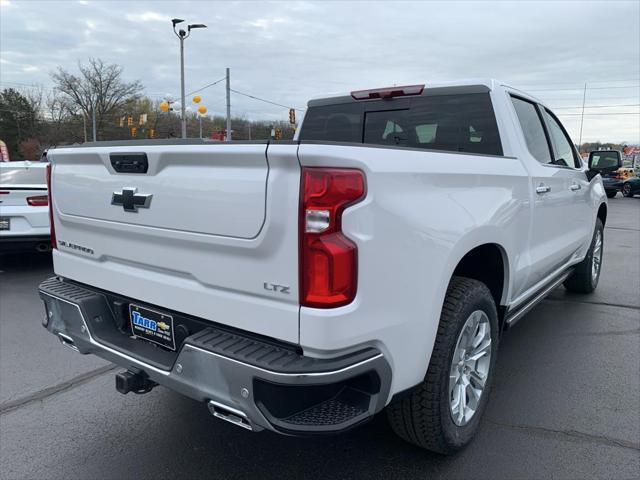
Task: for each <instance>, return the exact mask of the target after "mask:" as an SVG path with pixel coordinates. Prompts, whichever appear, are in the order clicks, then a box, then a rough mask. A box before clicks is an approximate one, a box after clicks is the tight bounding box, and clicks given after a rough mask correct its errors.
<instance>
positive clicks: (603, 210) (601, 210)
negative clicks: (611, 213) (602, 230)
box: [598, 202, 607, 227]
mask: <svg viewBox="0 0 640 480" xmlns="http://www.w3.org/2000/svg"><path fill="white" fill-rule="evenodd" d="M598 218H599V219H600V221H601V222H602V226H603V227H604V226H605V224H606V223H607V204H606V203H605V202H602V203H601V204H600V206H599V207H598Z"/></svg>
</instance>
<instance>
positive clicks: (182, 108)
mask: <svg viewBox="0 0 640 480" xmlns="http://www.w3.org/2000/svg"><path fill="white" fill-rule="evenodd" d="M179 38H180V102H181V103H180V118H181V122H182V138H187V117H186V115H185V113H186V110H185V108H186V107H185V105H186V102H185V98H184V39H185V37H184V30H180V34H179Z"/></svg>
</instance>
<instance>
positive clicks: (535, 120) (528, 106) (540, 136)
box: [511, 97, 552, 163]
mask: <svg viewBox="0 0 640 480" xmlns="http://www.w3.org/2000/svg"><path fill="white" fill-rule="evenodd" d="M511 101H512V102H513V106H514V108H515V110H516V114H517V115H518V120H519V121H520V126H521V127H522V133H523V134H524V138H525V141H526V142H527V148H528V149H529V152H530V153H531V155H533V157H534V158H535V159H536V160H538V161H539V162H540V163H552V159H551V153H550V152H549V143H548V142H547V136H546V135H545V133H544V127H543V126H542V120H541V118H540V115H538V110H537V108H536V106H535V105H534V104H533V103H531V102H527V101H526V100H522V99H521V98H518V97H511Z"/></svg>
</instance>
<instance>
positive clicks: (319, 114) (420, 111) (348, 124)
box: [300, 93, 502, 155]
mask: <svg viewBox="0 0 640 480" xmlns="http://www.w3.org/2000/svg"><path fill="white" fill-rule="evenodd" d="M387 104H389V106H392V104H393V101H392V102H388V101H384V100H383V101H375V102H361V103H358V102H354V103H346V104H338V105H326V106H317V107H311V108H310V109H309V111H308V112H307V115H306V116H305V119H304V123H303V125H302V130H301V132H300V139H301V140H316V141H332V142H351V143H365V144H374V145H388V146H398V147H412V148H423V149H429V150H445V151H452V152H469V153H480V154H489V155H502V145H501V143H500V136H499V134H498V127H497V125H496V119H495V115H494V113H493V107H492V105H491V99H490V97H489V94H486V93H479V94H476V93H473V94H459V95H439V96H421V97H413V98H411V101H410V103H407V102H405V103H402V106H403V107H404V108H398V109H392V108H389V109H386V110H381V109H380V107H383V106H386V105H387Z"/></svg>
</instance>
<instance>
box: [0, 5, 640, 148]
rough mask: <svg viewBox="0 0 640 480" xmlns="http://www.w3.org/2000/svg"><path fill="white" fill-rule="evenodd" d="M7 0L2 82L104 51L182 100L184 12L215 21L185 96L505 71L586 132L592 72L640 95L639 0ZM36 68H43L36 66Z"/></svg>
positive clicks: (265, 112) (286, 97)
mask: <svg viewBox="0 0 640 480" xmlns="http://www.w3.org/2000/svg"><path fill="white" fill-rule="evenodd" d="M0 2H2V19H1V20H2V28H1V29H0V58H2V61H3V63H2V68H1V69H0V75H1V76H0V82H2V81H6V82H17V83H29V84H32V83H40V84H42V85H44V86H45V87H51V85H52V82H51V79H50V77H49V72H51V71H53V70H55V69H56V68H57V67H58V66H62V67H63V68H65V69H67V70H70V71H76V68H77V62H78V61H79V60H80V61H86V60H87V59H88V58H89V57H99V58H101V59H103V60H104V61H106V62H108V63H116V64H119V65H122V66H123V68H124V76H125V78H126V79H127V80H140V81H141V82H142V83H143V85H144V86H145V88H146V90H147V92H151V93H158V92H160V93H163V92H169V93H172V94H173V95H174V96H178V93H179V92H180V75H179V72H180V70H179V66H180V57H179V42H178V40H177V39H176V37H175V35H174V34H173V31H172V28H171V18H174V17H180V18H184V19H185V20H186V23H204V24H206V25H207V26H208V28H207V29H203V30H196V31H194V32H192V34H191V36H190V37H189V38H188V40H187V41H186V42H185V74H186V75H185V78H186V88H187V91H192V90H196V89H198V88H201V87H203V86H205V85H207V84H209V83H212V82H214V81H216V80H218V79H220V78H222V77H223V76H224V71H225V67H229V68H230V69H231V85H232V88H234V89H236V90H238V91H241V92H246V93H249V94H252V95H255V96H258V97H261V98H265V99H268V100H271V101H274V102H277V103H282V104H284V105H294V106H304V105H305V104H306V102H307V100H308V99H309V98H311V97H312V96H317V95H323V94H326V93H327V92H348V91H350V90H355V89H358V88H372V87H379V86H385V85H392V84H398V85H400V84H412V83H427V85H428V84H429V83H433V82H435V81H439V80H452V79H457V78H478V77H494V78H499V79H501V80H504V81H505V82H507V83H510V84H512V85H514V86H516V87H518V88H522V89H523V90H525V91H529V92H531V93H532V94H534V95H537V96H538V97H540V98H541V99H542V100H544V101H545V102H547V103H548V104H549V105H550V106H551V107H552V108H554V109H555V108H558V110H556V112H557V113H558V115H561V117H560V118H561V120H562V121H563V122H564V123H565V125H566V127H567V129H568V130H569V133H570V134H571V135H572V136H573V137H575V140H577V138H578V135H579V132H580V121H579V119H580V116H575V115H570V114H571V113H575V112H576V110H574V109H568V108H565V107H576V106H581V104H582V89H583V87H584V82H585V81H586V82H587V83H588V85H589V89H588V91H587V106H589V105H603V104H605V105H616V104H631V105H637V104H640V88H639V87H638V85H640V73H639V69H640V65H639V64H638V58H640V43H639V42H638V38H639V37H640V27H639V25H638V22H637V19H638V17H639V15H640V3H639V2H637V1H629V2H624V1H622V2H584V3H581V4H580V8H576V3H575V2H571V1H568V2H563V1H556V2H527V1H519V2H504V1H498V2H480V1H474V2H437V1H430V2H402V1H399V0H398V1H394V2H392V3H391V2H388V3H383V2H376V3H367V2H364V1H343V2H340V4H339V9H338V8H336V6H337V4H336V3H335V2H304V1H300V2H297V3H294V2H259V1H255V2H253V1H241V2H237V1H236V2H227V3H224V4H223V3H215V4H213V5H214V7H215V8H214V7H211V8H204V7H203V5H205V3H203V2H202V1H197V0H192V1H188V0H187V1H181V2H159V1H156V2H153V3H151V2H148V1H141V0H128V1H127V2H126V3H125V2H113V1H111V0H92V1H90V2H88V4H86V5H81V4H79V3H78V2H52V1H35V0H34V1H28V2H26V1H25V2H19V3H18V2H16V1H13V2H7V0H0ZM5 5H7V6H8V5H11V7H10V8H5ZM207 5H209V4H207ZM42 19H46V24H43V23H42V22H43V20H42ZM568 19H570V20H568ZM123 20H124V21H123ZM602 25H615V28H602ZM33 26H36V28H35V29H33ZM29 28H32V29H33V31H29ZM7 62H8V63H7ZM29 65H31V66H37V67H38V68H39V70H38V71H31V72H25V71H24V67H25V66H29ZM621 80H626V81H621ZM2 86H3V85H2V84H1V83H0V88H2ZM602 87H607V88H602ZM609 87H616V88H609ZM617 87H619V88H617ZM202 97H203V104H204V105H206V106H207V108H208V109H209V112H211V113H213V114H217V115H219V114H224V112H225V100H224V82H221V83H219V84H217V85H215V86H212V87H210V88H207V89H206V90H204V91H203V92H202ZM231 108H232V113H233V114H234V115H239V116H240V115H244V116H246V117H248V118H256V119H257V118H264V119H269V120H277V119H282V120H286V118H287V111H286V109H283V108H280V107H277V106H275V105H270V104H267V103H263V102H260V101H257V100H254V99H251V98H246V97H242V96H240V95H236V94H232V97H231ZM577 111H578V112H579V111H581V110H577ZM587 112H588V113H590V115H589V116H586V117H585V121H584V125H583V139H587V138H588V139H589V140H592V139H598V138H600V139H602V140H605V139H606V140H627V141H630V142H640V124H639V121H640V114H639V116H638V117H635V116H633V115H620V116H616V115H595V113H600V112H602V113H605V112H613V113H615V112H640V108H638V107H625V108H611V109H601V108H593V109H587Z"/></svg>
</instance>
